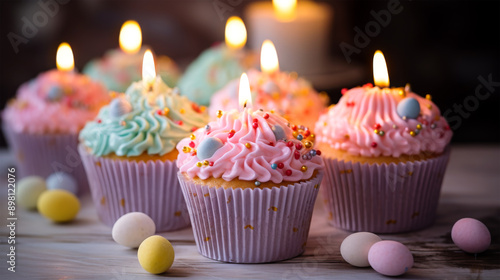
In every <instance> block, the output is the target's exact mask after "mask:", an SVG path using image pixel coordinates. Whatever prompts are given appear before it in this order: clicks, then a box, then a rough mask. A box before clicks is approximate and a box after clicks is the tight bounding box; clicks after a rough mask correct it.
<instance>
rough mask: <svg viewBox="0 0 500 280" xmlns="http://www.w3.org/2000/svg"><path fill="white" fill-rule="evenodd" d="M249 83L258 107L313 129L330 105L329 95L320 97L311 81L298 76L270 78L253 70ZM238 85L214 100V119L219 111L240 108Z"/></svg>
mask: <svg viewBox="0 0 500 280" xmlns="http://www.w3.org/2000/svg"><path fill="white" fill-rule="evenodd" d="M248 79H249V80H250V86H251V91H252V97H253V100H255V104H256V105H255V106H256V107H258V108H263V109H266V110H276V112H277V113H278V114H280V115H282V116H284V117H285V118H286V119H287V120H289V121H290V122H291V123H300V124H303V125H305V126H307V127H314V124H315V123H316V121H317V120H318V118H319V115H320V114H321V113H322V112H323V111H325V109H326V105H327V104H328V96H327V95H326V94H318V93H317V92H316V90H314V88H313V87H312V86H311V84H310V83H309V82H308V81H306V80H305V79H303V78H300V77H297V75H296V74H295V73H294V74H292V73H287V72H279V71H277V72H275V73H272V74H267V73H264V72H260V71H257V70H255V69H253V70H249V71H248ZM238 83H239V80H238V79H236V80H233V81H231V82H230V83H229V84H227V85H226V86H225V87H224V88H223V89H221V90H220V91H218V92H216V93H215V94H214V95H213V96H212V99H211V101H210V107H209V112H210V115H211V116H214V115H215V113H216V112H217V110H220V109H222V110H230V109H231V108H237V106H238Z"/></svg>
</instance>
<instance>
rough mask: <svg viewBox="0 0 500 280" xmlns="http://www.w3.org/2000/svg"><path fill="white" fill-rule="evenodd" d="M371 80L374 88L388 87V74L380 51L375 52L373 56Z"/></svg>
mask: <svg viewBox="0 0 500 280" xmlns="http://www.w3.org/2000/svg"><path fill="white" fill-rule="evenodd" d="M373 80H374V81H375V85H376V86H379V87H389V72H388V71H387V63H386V62H385V58H384V54H383V53H382V52H381V51H376V52H375V55H374V56H373Z"/></svg>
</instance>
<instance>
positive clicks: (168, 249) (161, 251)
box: [137, 235, 175, 274]
mask: <svg viewBox="0 0 500 280" xmlns="http://www.w3.org/2000/svg"><path fill="white" fill-rule="evenodd" d="M137 258H138V259H139V263H140V264H141V266H142V268H144V270H146V271H147V272H149V273H152V274H160V273H163V272H165V271H167V270H168V269H169V268H170V267H171V266H172V263H174V258H175V253H174V248H173V247H172V244H170V242H169V241H168V240H167V239H165V238H164V237H162V236H159V235H153V236H150V237H148V238H146V240H144V241H143V242H142V243H141V245H140V246H139V250H137Z"/></svg>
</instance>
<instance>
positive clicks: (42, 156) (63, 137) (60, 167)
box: [2, 124, 89, 194]
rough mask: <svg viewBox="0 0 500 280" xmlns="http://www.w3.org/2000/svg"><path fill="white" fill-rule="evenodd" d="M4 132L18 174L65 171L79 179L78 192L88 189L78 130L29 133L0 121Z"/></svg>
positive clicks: (27, 174) (40, 174) (19, 175)
mask: <svg viewBox="0 0 500 280" xmlns="http://www.w3.org/2000/svg"><path fill="white" fill-rule="evenodd" d="M2 128H3V132H4V135H5V137H6V139H7V143H8V144H9V147H10V150H11V151H12V153H13V155H14V157H15V160H16V166H17V172H18V173H17V176H18V177H19V178H23V177H26V176H31V175H36V176H40V177H43V178H47V177H48V176H49V175H50V174H52V173H54V172H59V171H62V172H66V173H68V174H70V175H71V176H73V177H74V178H75V179H76V180H77V182H78V193H79V194H83V193H87V192H88V189H89V187H88V181H87V175H86V174H85V169H84V167H83V164H82V161H81V158H80V155H79V154H78V134H30V133H23V132H15V131H14V130H12V129H10V128H9V127H8V125H5V124H4V125H3V127H2Z"/></svg>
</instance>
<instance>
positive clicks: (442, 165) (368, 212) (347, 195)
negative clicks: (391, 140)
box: [322, 149, 450, 233]
mask: <svg viewBox="0 0 500 280" xmlns="http://www.w3.org/2000/svg"><path fill="white" fill-rule="evenodd" d="M449 155H450V151H449V149H447V150H446V151H445V152H444V153H443V154H442V155H440V156H438V157H436V158H430V159H426V160H422V161H415V162H406V163H399V164H394V163H391V164H372V165H370V164H366V163H365V164H363V163H359V162H351V161H349V162H344V161H343V160H340V161H339V160H337V159H333V158H326V157H323V161H324V164H325V180H324V181H323V184H322V189H323V196H324V199H325V204H326V208H327V211H328V214H329V219H330V222H331V224H332V225H333V226H335V227H338V228H341V229H345V230H349V231H369V232H375V233H398V232H408V231H414V230H418V229H422V228H425V227H428V226H430V225H431V224H432V223H433V222H434V220H435V216H436V210H437V206H438V202H439V195H440V192H441V184H442V182H443V177H444V173H445V170H446V165H447V164H448V159H449Z"/></svg>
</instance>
